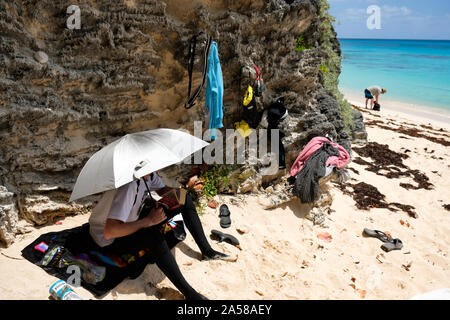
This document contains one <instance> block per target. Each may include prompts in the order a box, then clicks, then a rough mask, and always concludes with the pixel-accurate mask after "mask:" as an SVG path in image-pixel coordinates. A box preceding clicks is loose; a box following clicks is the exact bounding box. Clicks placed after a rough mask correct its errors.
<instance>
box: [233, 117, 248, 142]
mask: <svg viewBox="0 0 450 320" xmlns="http://www.w3.org/2000/svg"><path fill="white" fill-rule="evenodd" d="M234 127H235V128H236V130H237V131H238V132H239V134H240V135H241V137H242V138H247V137H248V136H249V135H251V134H252V132H253V130H252V129H250V126H249V125H248V123H247V122H245V121H244V120H241V121H240V122H235V123H234Z"/></svg>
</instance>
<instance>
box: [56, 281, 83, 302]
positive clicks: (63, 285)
mask: <svg viewBox="0 0 450 320" xmlns="http://www.w3.org/2000/svg"><path fill="white" fill-rule="evenodd" d="M49 292H50V295H51V296H52V297H53V298H54V299H56V300H83V299H82V298H81V297H80V296H79V295H78V294H76V293H75V291H73V290H72V288H71V287H70V286H69V285H68V284H67V282H65V281H64V280H58V281H56V282H55V283H54V284H52V285H51V287H50V290H49Z"/></svg>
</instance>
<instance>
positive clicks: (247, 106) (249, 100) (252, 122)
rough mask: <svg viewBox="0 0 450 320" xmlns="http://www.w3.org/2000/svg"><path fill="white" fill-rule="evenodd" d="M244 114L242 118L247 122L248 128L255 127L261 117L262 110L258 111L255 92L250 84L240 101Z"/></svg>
mask: <svg viewBox="0 0 450 320" xmlns="http://www.w3.org/2000/svg"><path fill="white" fill-rule="evenodd" d="M242 108H243V109H244V114H243V115H242V118H243V119H244V120H245V122H247V123H248V125H249V126H250V128H253V129H256V127H257V126H258V125H259V122H260V121H261V118H262V112H260V111H258V107H257V106H256V100H255V92H254V90H253V87H252V86H248V88H247V91H246V92H245V96H244V101H243V103H242Z"/></svg>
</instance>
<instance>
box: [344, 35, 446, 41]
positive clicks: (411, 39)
mask: <svg viewBox="0 0 450 320" xmlns="http://www.w3.org/2000/svg"><path fill="white" fill-rule="evenodd" d="M337 39H339V40H341V39H342V40H404V41H450V39H413V38H409V39H408V38H403V39H400V38H360V37H357V38H349V37H339V36H338V37H337Z"/></svg>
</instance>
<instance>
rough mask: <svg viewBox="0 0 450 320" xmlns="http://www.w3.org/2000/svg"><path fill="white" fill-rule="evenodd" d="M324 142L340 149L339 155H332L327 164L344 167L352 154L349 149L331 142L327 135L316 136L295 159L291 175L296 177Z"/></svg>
mask: <svg viewBox="0 0 450 320" xmlns="http://www.w3.org/2000/svg"><path fill="white" fill-rule="evenodd" d="M324 143H329V144H331V145H332V146H333V147H334V148H336V149H338V151H339V156H330V157H329V158H328V159H327V161H326V166H327V167H328V166H329V165H330V164H334V165H335V166H336V167H338V168H343V167H345V166H346V165H347V163H348V162H349V161H350V155H349V154H348V152H347V150H345V149H344V148H343V147H342V146H341V145H339V144H337V143H334V142H331V141H330V140H328V139H327V138H325V137H315V138H312V139H311V141H309V142H308V144H307V145H306V146H305V147H304V148H303V150H302V151H301V152H300V154H299V155H298V157H297V159H295V161H294V164H293V165H292V167H291V176H292V177H295V176H296V175H297V173H299V172H300V170H302V168H303V166H304V165H305V162H306V161H307V160H308V159H309V158H310V157H311V156H312V155H313V154H314V153H315V152H316V151H317V150H319V149H320V148H321V147H322V145H323V144H324Z"/></svg>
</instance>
